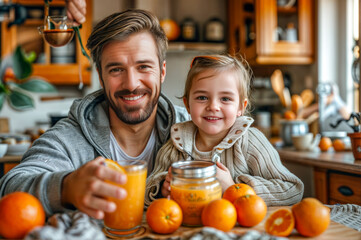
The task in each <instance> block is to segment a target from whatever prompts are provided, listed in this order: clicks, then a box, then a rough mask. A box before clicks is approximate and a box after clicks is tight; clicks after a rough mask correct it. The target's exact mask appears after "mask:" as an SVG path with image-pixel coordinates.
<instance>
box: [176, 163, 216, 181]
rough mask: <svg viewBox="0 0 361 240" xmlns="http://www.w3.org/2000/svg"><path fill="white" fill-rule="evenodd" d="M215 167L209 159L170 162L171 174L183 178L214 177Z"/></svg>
mask: <svg viewBox="0 0 361 240" xmlns="http://www.w3.org/2000/svg"><path fill="white" fill-rule="evenodd" d="M216 173H217V167H216V164H215V163H214V162H210V161H201V160H194V161H179V162H175V163H173V164H172V174H173V175H174V176H177V177H183V178H208V177H214V176H215V175H216Z"/></svg>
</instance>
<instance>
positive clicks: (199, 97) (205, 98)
mask: <svg viewBox="0 0 361 240" xmlns="http://www.w3.org/2000/svg"><path fill="white" fill-rule="evenodd" d="M196 99H198V100H202V101H204V100H207V99H208V98H207V97H206V96H198V97H197V98H196Z"/></svg>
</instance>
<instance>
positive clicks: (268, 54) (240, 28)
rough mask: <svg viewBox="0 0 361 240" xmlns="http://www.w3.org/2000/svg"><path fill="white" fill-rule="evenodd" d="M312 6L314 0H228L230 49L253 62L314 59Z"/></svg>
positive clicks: (285, 62)
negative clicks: (282, 0)
mask: <svg viewBox="0 0 361 240" xmlns="http://www.w3.org/2000/svg"><path fill="white" fill-rule="evenodd" d="M289 2H292V1H289ZM314 9H315V3H314V1H313V0H297V1H294V4H293V5H291V6H277V0H229V1H228V10H227V11H228V22H229V31H228V43H229V51H230V53H232V54H234V53H238V52H239V53H241V54H242V56H244V57H245V58H246V59H247V60H248V62H249V63H250V64H252V65H266V64H268V65H272V64H311V63H313V61H314V44H315V40H314V25H315V16H314V15H315V10H314ZM292 27H293V28H294V29H295V31H293V30H291V28H292ZM287 30H290V31H287ZM287 32H288V34H287ZM292 32H295V33H296V34H292Z"/></svg>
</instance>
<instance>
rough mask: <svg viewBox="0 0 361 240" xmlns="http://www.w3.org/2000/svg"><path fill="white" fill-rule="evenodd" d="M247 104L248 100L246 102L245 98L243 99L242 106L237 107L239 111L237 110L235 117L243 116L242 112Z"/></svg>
mask: <svg viewBox="0 0 361 240" xmlns="http://www.w3.org/2000/svg"><path fill="white" fill-rule="evenodd" d="M247 104H248V100H247V98H245V99H244V101H243V106H242V104H240V105H239V110H238V113H237V117H239V116H242V115H243V114H244V111H245V110H246V108H247Z"/></svg>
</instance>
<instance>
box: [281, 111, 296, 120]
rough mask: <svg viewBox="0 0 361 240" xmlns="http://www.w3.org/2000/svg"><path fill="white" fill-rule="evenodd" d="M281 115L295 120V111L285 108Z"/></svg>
mask: <svg viewBox="0 0 361 240" xmlns="http://www.w3.org/2000/svg"><path fill="white" fill-rule="evenodd" d="M283 117H284V118H285V119H287V120H295V119H296V113H294V112H293V111H291V110H287V111H286V112H285V113H284V114H283Z"/></svg>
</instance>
